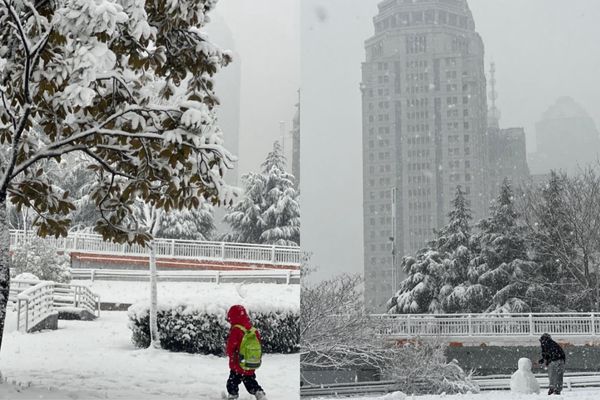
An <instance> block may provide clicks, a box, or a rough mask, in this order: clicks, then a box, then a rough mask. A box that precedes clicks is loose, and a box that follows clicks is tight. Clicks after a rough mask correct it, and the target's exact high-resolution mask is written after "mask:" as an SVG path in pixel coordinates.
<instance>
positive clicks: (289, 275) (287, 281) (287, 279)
mask: <svg viewBox="0 0 600 400" xmlns="http://www.w3.org/2000/svg"><path fill="white" fill-rule="evenodd" d="M291 278H292V271H291V270H288V272H287V277H286V280H285V283H286V284H287V285H289V284H290V280H291Z"/></svg>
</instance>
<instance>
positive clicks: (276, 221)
mask: <svg viewBox="0 0 600 400" xmlns="http://www.w3.org/2000/svg"><path fill="white" fill-rule="evenodd" d="M285 168H286V160H285V157H284V155H283V153H282V150H281V146H280V145H279V142H275V143H274V145H273V151H271V152H270V153H269V154H268V155H267V158H266V160H265V162H264V163H263V164H262V172H261V173H249V174H246V175H244V176H243V177H242V181H243V183H244V187H245V192H244V195H243V196H242V198H241V200H240V201H239V202H238V203H237V204H236V205H235V206H233V207H232V208H231V210H230V211H229V212H228V213H227V215H225V217H224V221H225V222H227V223H228V224H229V225H230V227H231V231H230V232H229V233H228V234H227V235H225V240H227V241H232V242H240V243H260V244H276V245H284V246H299V245H300V205H299V203H298V193H297V191H296V189H295V187H294V177H293V176H292V175H290V174H289V173H287V172H286V170H285Z"/></svg>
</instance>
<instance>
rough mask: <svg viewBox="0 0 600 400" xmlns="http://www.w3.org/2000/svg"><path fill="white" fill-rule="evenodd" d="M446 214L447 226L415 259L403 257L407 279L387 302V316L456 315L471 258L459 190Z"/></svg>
mask: <svg viewBox="0 0 600 400" xmlns="http://www.w3.org/2000/svg"><path fill="white" fill-rule="evenodd" d="M452 205H453V208H452V210H451V211H450V212H449V213H448V223H447V224H446V226H444V227H443V228H442V229H440V230H439V231H436V232H435V233H436V238H435V239H434V240H432V241H431V242H430V243H429V244H428V247H427V248H426V249H424V250H422V251H420V252H419V253H417V256H416V257H415V258H413V257H405V258H404V259H403V260H402V264H401V267H402V269H403V270H404V271H405V272H406V273H407V274H408V277H407V278H406V279H405V280H404V281H403V282H402V283H401V284H400V289H399V290H398V293H397V294H396V295H395V296H394V297H393V298H392V299H391V300H390V301H389V302H388V310H389V312H390V313H426V312H433V313H441V312H456V311H458V309H459V308H460V307H461V306H462V304H461V303H460V301H459V300H460V296H458V295H459V294H460V293H461V290H462V289H461V287H460V286H461V284H462V283H463V282H464V281H465V280H466V273H467V266H468V264H469V261H470V258H471V250H470V247H471V244H470V239H471V227H470V221H471V219H472V216H471V210H470V208H469V204H468V201H467V200H466V198H465V193H464V192H463V191H462V189H461V188H460V186H459V187H457V188H456V195H455V198H454V200H453V202H452Z"/></svg>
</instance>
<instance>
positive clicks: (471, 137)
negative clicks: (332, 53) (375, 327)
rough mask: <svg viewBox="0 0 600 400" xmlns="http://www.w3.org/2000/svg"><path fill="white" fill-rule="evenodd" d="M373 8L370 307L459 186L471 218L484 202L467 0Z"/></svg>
mask: <svg viewBox="0 0 600 400" xmlns="http://www.w3.org/2000/svg"><path fill="white" fill-rule="evenodd" d="M378 8H379V13H378V15H377V16H375V18H374V25H375V34H374V36H373V37H371V38H369V39H368V40H367V41H366V42H365V50H366V61H365V62H364V63H363V68H362V69H363V74H362V84H361V90H362V99H363V102H362V103H363V185H364V188H363V198H364V199H363V213H364V254H365V259H364V265H365V300H366V303H367V307H368V308H369V309H370V310H372V311H381V310H383V307H384V304H385V301H386V300H387V299H389V298H390V297H391V295H392V293H393V291H394V290H395V288H396V285H397V283H398V282H399V280H400V279H401V278H402V276H399V275H400V274H399V273H397V271H398V266H399V264H400V261H401V258H402V256H403V255H409V254H414V253H415V252H416V251H417V250H419V249H421V248H423V247H424V246H425V244H426V243H427V242H428V241H429V240H430V239H432V236H433V230H434V229H436V228H438V227H441V226H443V224H444V223H445V222H446V219H447V213H448V212H449V209H450V202H451V200H452V198H453V196H454V194H455V191H456V187H457V186H458V185H460V186H462V187H463V190H465V191H466V193H467V196H468V199H469V200H470V202H471V206H472V208H473V211H474V214H475V216H476V217H480V216H482V215H484V212H485V211H486V210H487V207H488V200H489V199H488V190H487V188H486V180H487V177H486V171H487V162H488V161H487V157H488V151H487V136H486V128H487V111H488V110H487V102H486V78H485V72H484V62H483V56H484V48H483V42H482V40H481V37H480V36H479V35H478V34H477V32H476V31H475V23H474V21H473V17H472V14H471V11H470V10H469V7H468V4H467V2H466V0H385V1H382V2H381V3H379V5H378ZM394 188H395V190H394ZM392 249H394V251H392ZM394 264H395V265H394Z"/></svg>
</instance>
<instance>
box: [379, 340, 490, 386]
mask: <svg viewBox="0 0 600 400" xmlns="http://www.w3.org/2000/svg"><path fill="white" fill-rule="evenodd" d="M445 350H446V345H445V344H442V343H435V342H416V343H413V342H407V343H404V344H403V345H402V346H399V347H398V348H396V355H397V357H396V361H395V362H394V363H392V364H388V365H387V366H386V367H385V368H384V369H383V375H384V379H390V380H393V381H395V382H396V383H397V384H398V389H399V390H400V389H401V390H402V391H403V392H405V393H411V394H412V393H415V394H421V393H429V394H441V393H467V392H473V393H477V392H479V386H478V385H477V383H476V382H474V381H473V380H472V379H471V374H467V373H466V372H465V371H463V369H462V368H461V367H460V366H459V365H458V363H457V362H456V361H455V360H452V361H450V362H448V361H447V359H446V355H445Z"/></svg>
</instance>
